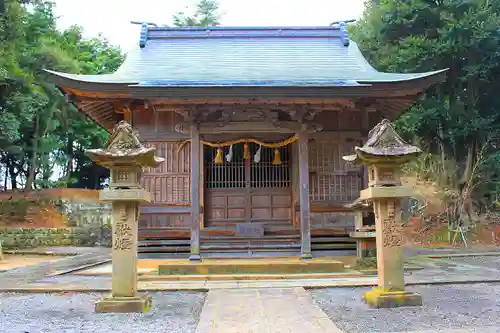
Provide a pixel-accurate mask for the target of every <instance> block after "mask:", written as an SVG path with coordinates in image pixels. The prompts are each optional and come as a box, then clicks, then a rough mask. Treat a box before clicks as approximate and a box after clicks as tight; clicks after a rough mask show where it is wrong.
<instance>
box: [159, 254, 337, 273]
mask: <svg viewBox="0 0 500 333" xmlns="http://www.w3.org/2000/svg"><path fill="white" fill-rule="evenodd" d="M344 270H345V269H344V263H343V262H341V261H337V260H333V259H330V258H318V259H311V260H299V259H298V258H279V259H278V258H267V259H248V260H245V259H239V260H238V259H217V260H213V259H212V260H210V259H206V260H202V261H201V262H171V263H168V264H167V263H166V264H160V265H159V266H158V273H159V275H219V274H221V275H228V274H306V273H307V274H309V273H333V272H344Z"/></svg>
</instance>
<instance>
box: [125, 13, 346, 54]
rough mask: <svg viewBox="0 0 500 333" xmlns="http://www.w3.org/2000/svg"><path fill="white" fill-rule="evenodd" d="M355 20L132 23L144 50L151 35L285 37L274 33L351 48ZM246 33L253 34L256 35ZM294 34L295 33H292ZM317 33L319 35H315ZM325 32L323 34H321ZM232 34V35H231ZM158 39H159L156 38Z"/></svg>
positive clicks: (181, 36) (182, 36) (171, 36)
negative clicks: (322, 22)
mask: <svg viewBox="0 0 500 333" xmlns="http://www.w3.org/2000/svg"><path fill="white" fill-rule="evenodd" d="M354 21H355V20H345V21H336V22H333V23H331V24H330V25H328V26H240V27H238V26H236V27H235V26H209V27H169V26H166V25H163V26H158V25H157V24H156V23H152V22H139V21H131V22H130V23H132V24H140V25H141V34H140V39H139V46H140V47H141V48H144V47H145V46H146V43H147V41H148V39H152V38H154V37H153V36H152V35H151V34H150V33H151V32H157V33H162V32H163V33H170V35H166V34H164V35H163V37H170V38H176V37H177V36H173V34H179V37H180V38H189V37H190V38H224V37H285V36H276V35H272V33H273V32H277V33H278V34H283V33H284V32H285V34H286V32H288V34H286V36H291V37H340V39H341V40H342V43H343V45H344V46H349V43H350V39H349V32H348V30H347V23H349V22H354ZM325 31H338V33H339V35H333V34H331V35H329V34H328V35H325ZM245 32H253V33H254V35H250V34H248V35H247V36H245V35H244V34H245ZM291 32H293V33H291ZM314 32H317V34H314ZM321 32H323V34H321ZM231 33H232V34H231ZM156 38H158V37H156Z"/></svg>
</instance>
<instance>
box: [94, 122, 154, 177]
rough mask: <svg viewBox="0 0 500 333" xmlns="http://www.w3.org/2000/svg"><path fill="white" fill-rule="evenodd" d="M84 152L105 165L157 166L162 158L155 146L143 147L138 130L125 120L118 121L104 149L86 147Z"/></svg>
mask: <svg viewBox="0 0 500 333" xmlns="http://www.w3.org/2000/svg"><path fill="white" fill-rule="evenodd" d="M85 154H86V155H87V156H88V157H89V158H90V159H91V160H92V161H94V162H96V163H97V164H100V165H103V166H105V167H108V168H109V167H113V166H132V167H134V166H135V167H153V168H154V167H157V166H158V165H160V164H161V163H162V162H163V161H164V159H163V158H161V157H157V156H156V155H155V154H156V148H155V147H145V146H144V145H143V144H142V143H141V142H140V141H139V134H138V132H137V131H136V130H135V129H134V128H132V126H131V125H130V124H129V123H127V122H126V121H120V122H119V123H118V124H116V126H115V127H114V129H113V132H112V134H111V136H110V138H109V140H108V143H107V144H106V148H104V149H88V150H86V151H85Z"/></svg>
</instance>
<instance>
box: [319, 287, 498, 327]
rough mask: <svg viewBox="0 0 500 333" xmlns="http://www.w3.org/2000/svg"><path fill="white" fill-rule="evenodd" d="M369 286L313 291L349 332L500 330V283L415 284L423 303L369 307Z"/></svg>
mask: <svg viewBox="0 0 500 333" xmlns="http://www.w3.org/2000/svg"><path fill="white" fill-rule="evenodd" d="M369 289H370V288H329V289H316V290H311V293H312V296H313V298H314V300H315V302H316V304H318V306H319V307H320V308H321V309H322V310H323V311H325V313H326V314H327V315H328V316H329V317H330V319H331V320H332V321H333V322H334V323H335V324H336V325H337V326H338V327H339V328H340V329H343V330H345V331H346V332H347V333H368V332H369V333H376V332H385V333H387V332H406V331H420V330H422V331H423V330H439V329H441V330H443V329H459V328H463V329H470V330H471V332H476V330H474V328H476V329H477V332H485V331H486V329H481V327H490V329H494V330H495V332H500V302H498V300H499V299H500V284H465V285H427V286H412V287H409V288H408V290H410V291H415V292H418V293H420V294H421V295H422V298H423V302H424V305H423V306H422V307H406V308H397V309H371V308H369V307H368V306H367V305H366V304H365V303H363V301H362V297H363V293H364V292H365V291H367V290H369ZM495 327H496V329H495ZM488 332H493V330H488Z"/></svg>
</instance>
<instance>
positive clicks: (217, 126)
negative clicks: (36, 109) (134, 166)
mask: <svg viewBox="0 0 500 333" xmlns="http://www.w3.org/2000/svg"><path fill="white" fill-rule="evenodd" d="M47 75H48V76H49V78H50V80H51V81H52V82H54V83H55V84H56V86H58V87H59V88H60V90H61V91H62V92H63V93H64V94H65V95H66V96H67V97H68V100H70V101H71V102H72V103H74V104H75V105H76V106H77V107H78V109H79V110H81V112H83V113H84V114H86V115H87V116H88V117H90V118H91V119H93V120H94V121H95V122H96V123H98V124H99V125H101V126H102V127H104V128H105V129H107V130H108V131H111V130H112V129H113V127H114V125H115V124H116V123H118V122H119V121H121V120H126V121H127V122H129V123H131V124H132V126H133V127H134V128H135V129H136V130H137V131H138V133H139V137H140V139H141V141H142V142H143V143H144V144H145V145H148V146H155V147H156V148H157V154H158V156H159V157H163V158H164V159H165V161H164V162H163V163H162V164H161V165H160V166H159V167H158V168H155V169H148V170H145V171H144V173H143V184H144V187H145V188H146V189H147V190H148V191H150V192H151V193H152V194H153V198H154V202H153V203H151V204H147V205H142V206H141V207H140V221H139V241H140V243H139V252H142V253H150V254H153V253H154V254H156V255H160V256H167V255H168V256H171V255H173V254H174V253H178V254H181V255H183V256H186V257H187V256H190V258H191V259H197V258H199V257H200V255H201V257H205V256H206V257H210V256H212V257H217V256H248V255H250V256H259V255H275V254H277V253H281V254H287V255H297V256H298V255H300V256H301V257H302V258H310V257H311V256H312V255H315V254H316V253H318V255H320V252H321V253H324V252H326V253H340V252H335V251H338V250H339V249H343V250H345V249H353V248H354V247H353V244H354V241H353V239H351V238H350V237H349V232H350V231H352V230H353V229H354V212H353V211H352V209H351V208H349V207H350V206H348V204H350V203H352V202H354V201H355V200H356V199H357V198H358V197H359V191H360V190H361V189H363V188H364V187H366V184H367V179H366V176H365V171H364V170H363V168H362V167H360V166H357V165H351V164H348V163H347V162H345V161H343V160H342V156H344V155H347V154H349V153H350V152H352V151H353V149H354V146H361V145H362V143H363V141H364V140H365V139H366V137H367V135H368V131H369V130H370V129H371V128H372V127H373V126H375V125H376V124H377V123H378V122H379V121H380V120H381V119H382V118H389V119H394V118H396V117H397V116H398V115H399V114H400V113H401V112H403V111H405V110H406V109H407V108H408V107H410V106H411V105H412V104H413V103H414V102H415V101H416V100H417V99H418V98H419V96H421V94H422V93H423V92H424V91H425V90H426V89H427V88H429V87H430V86H431V85H433V84H435V83H438V82H440V81H441V80H443V78H444V75H445V73H444V71H435V72H429V73H418V74H406V73H405V74H403V73H381V72H378V71H376V70H375V69H374V68H373V67H371V66H370V65H369V64H368V62H367V61H366V60H365V58H364V57H363V55H362V54H361V52H360V51H359V49H358V47H357V45H356V43H354V42H352V41H351V40H349V36H348V33H347V29H346V24H345V23H343V22H340V23H338V24H335V25H333V26H325V27H258V28H257V27H237V28H233V27H203V28H168V27H157V26H156V25H152V24H147V23H145V24H143V25H142V31H141V34H140V40H139V41H138V43H137V47H136V48H135V49H134V50H132V51H131V52H129V53H128V55H127V57H126V59H125V62H124V63H123V64H122V65H121V67H120V68H119V69H118V70H117V71H116V72H115V73H112V74H101V75H78V74H69V73H59V72H54V71H47ZM351 206H352V205H351Z"/></svg>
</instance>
